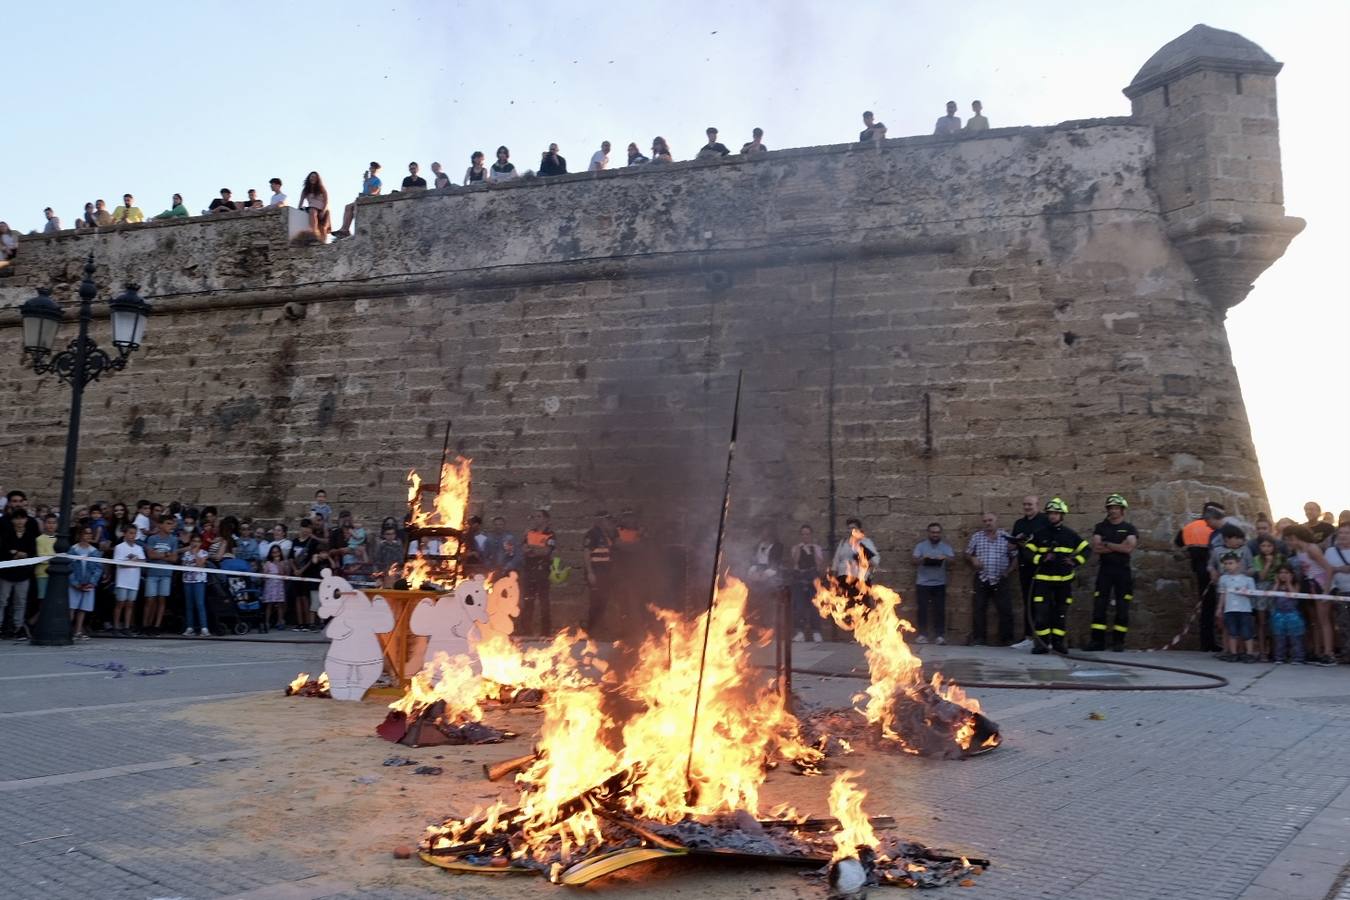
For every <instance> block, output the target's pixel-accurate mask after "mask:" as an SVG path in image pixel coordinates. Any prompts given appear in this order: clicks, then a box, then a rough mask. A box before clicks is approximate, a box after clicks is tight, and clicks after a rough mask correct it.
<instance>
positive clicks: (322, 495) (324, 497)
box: [309, 488, 333, 523]
mask: <svg viewBox="0 0 1350 900" xmlns="http://www.w3.org/2000/svg"><path fill="white" fill-rule="evenodd" d="M319 516H323V520H324V522H325V523H327V522H331V521H333V507H331V506H329V505H328V492H327V491H325V490H324V489H323V488H319V489H318V490H317V491H315V492H314V502H313V503H311V504H310V505H309V518H310V519H311V520H313V519H315V518H317V517H319Z"/></svg>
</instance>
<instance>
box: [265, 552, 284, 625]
mask: <svg viewBox="0 0 1350 900" xmlns="http://www.w3.org/2000/svg"><path fill="white" fill-rule="evenodd" d="M289 570H290V566H289V565H287V563H286V554H285V553H283V552H282V550H281V543H280V542H277V543H274V544H272V545H271V546H270V547H268V548H267V561H266V562H265V563H263V572H264V573H266V574H268V575H285V574H286V573H287V571H289ZM262 601H263V624H264V625H266V626H267V627H269V628H275V629H276V630H277V631H285V630H286V582H284V581H282V580H281V579H280V578H264V579H263V595H262ZM274 613H275V618H276V620H277V622H276V624H275V625H273V624H272V619H273V618H274V615H273V614H274Z"/></svg>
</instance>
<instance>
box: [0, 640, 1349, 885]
mask: <svg viewBox="0 0 1350 900" xmlns="http://www.w3.org/2000/svg"><path fill="white" fill-rule="evenodd" d="M279 637H284V635H283V636H273V638H272V639H270V640H260V641H257V642H247V643H246V642H235V641H191V640H111V639H101V640H95V641H92V642H90V643H88V644H85V645H80V646H75V647H67V648H36V647H26V646H12V645H8V644H7V645H5V646H3V647H0V896H4V897H6V898H9V897H13V898H30V897H31V898H67V897H68V898H108V900H155V898H182V900H205V898H221V897H229V898H245V897H246V898H279V900H311V898H313V900H317V898H344V900H346V898H352V900H355V898H375V897H387V898H432V897H470V896H472V897H475V898H496V897H519V896H552V895H557V896H562V895H564V893H565V892H566V891H568V890H569V889H567V888H561V887H555V886H552V885H549V884H547V883H545V882H543V881H541V880H530V879H520V878H513V877H501V878H479V877H476V876H455V875H450V874H448V873H444V872H440V871H438V870H435V869H432V868H431V867H428V866H425V865H423V864H421V863H420V862H418V861H417V860H415V859H414V860H410V861H399V860H395V859H393V858H392V856H391V853H390V851H391V849H392V848H393V847H394V846H396V845H398V844H411V843H414V842H415V840H416V838H417V836H418V835H419V834H420V832H421V830H422V828H423V827H424V826H425V825H426V824H428V823H430V822H434V821H438V820H439V819H441V818H443V817H445V816H447V815H450V814H452V813H457V814H465V813H467V812H469V811H470V808H471V807H472V806H473V805H475V804H483V803H486V802H488V801H490V800H491V799H493V798H495V797H497V796H508V795H509V794H510V791H511V789H510V788H509V786H497V785H491V784H489V783H488V782H486V781H484V780H482V778H481V774H479V772H480V768H481V764H482V763H483V762H485V761H494V760H498V759H502V758H505V757H509V756H514V755H517V754H518V753H522V752H526V751H527V750H528V747H529V742H530V734H531V731H532V728H533V726H534V725H535V724H536V723H537V721H538V718H537V714H533V713H530V714H524V713H514V714H511V715H513V716H514V717H515V718H514V719H513V720H512V721H513V722H514V723H515V724H514V725H513V727H514V730H518V731H520V732H521V733H522V737H521V738H518V739H516V740H515V741H512V742H509V743H506V744H502V745H497V746H487V747H430V748H423V749H420V750H409V749H407V748H402V747H398V748H394V746H393V745H390V744H387V743H385V742H383V741H381V740H379V739H377V738H376V737H374V735H373V733H372V729H373V728H374V726H375V724H376V723H378V721H379V720H380V719H381V718H382V715H383V710H382V709H381V708H380V707H379V706H378V705H373V704H340V703H337V702H335V701H326V700H312V699H300V698H285V697H282V696H281V688H282V687H283V686H284V684H285V683H286V682H287V681H289V680H290V678H292V677H293V676H294V675H295V674H296V673H297V672H299V671H302V670H308V671H310V672H316V671H318V670H320V669H321V668H322V658H323V650H324V645H323V644H322V643H321V642H319V641H317V640H312V639H305V638H301V639H300V640H299V641H298V642H296V643H285V642H282V641H281V640H278V639H276V638H279ZM796 646H797V659H796V664H797V665H798V666H801V667H803V668H808V669H812V670H818V671H832V672H837V673H847V672H849V671H850V670H851V669H855V668H857V667H858V666H859V665H860V664H861V656H860V654H859V652H858V650H857V648H856V647H854V646H852V645H845V644H831V643H826V644H821V645H800V644H799V645H796ZM922 650H923V651H924V652H923V655H924V657H925V659H926V661H927V662H928V663H929V664H930V666H934V667H936V668H939V669H942V670H944V671H947V672H949V673H951V674H954V675H956V676H957V677H959V678H964V679H967V680H974V681H985V682H996V681H997V682H1002V681H1011V682H1019V683H1025V684H1027V685H1030V686H1032V688H1033V689H1030V690H1002V689H977V690H974V691H972V693H973V694H974V695H975V696H977V697H978V698H979V699H980V700H981V701H982V702H983V703H984V706H985V709H986V711H987V712H988V714H989V715H990V716H991V717H992V718H993V719H995V720H996V721H998V722H999V724H1000V725H1001V726H1002V729H1003V734H1004V738H1005V745H1004V746H1003V747H1001V748H999V749H998V750H997V751H995V752H993V753H990V754H988V755H986V756H983V757H979V758H976V759H971V760H965V761H933V760H923V759H917V758H911V757H903V756H901V757H896V756H880V755H877V754H875V753H874V754H871V755H870V756H867V757H865V758H858V757H854V758H851V759H848V760H847V761H846V762H847V765H848V766H849V767H850V768H863V769H865V770H866V775H865V777H864V778H863V779H862V783H863V784H864V786H866V787H867V788H868V790H869V793H870V795H869V797H868V800H867V804H866V805H867V809H868V811H869V812H870V813H872V814H874V815H878V814H891V815H894V816H895V817H896V819H897V821H898V827H899V829H900V830H901V832H902V833H904V834H906V835H908V836H911V837H913V838H915V839H918V840H921V841H924V842H925V843H928V844H930V845H934V846H942V847H949V848H952V849H957V850H962V851H966V852H969V853H970V854H972V855H979V856H986V857H989V858H990V859H992V860H993V866H992V867H991V868H990V869H989V870H988V871H986V872H985V873H984V874H982V875H980V876H979V877H978V878H976V879H975V883H974V886H973V887H969V888H959V887H953V888H947V889H944V890H943V891H940V892H939V893H938V894H935V895H934V896H941V895H943V894H947V895H954V896H958V897H962V898H966V897H971V898H974V897H990V898H995V897H996V898H1032V897H1080V898H1092V900H1112V898H1135V897H1169V898H1195V900H1218V898H1244V900H1275V898H1315V900H1321V898H1326V897H1334V898H1338V900H1350V886H1347V884H1346V873H1347V871H1350V870H1348V869H1347V865H1348V864H1350V670H1347V669H1345V668H1333V669H1323V668H1314V667H1305V666H1271V665H1265V664H1256V665H1223V664H1220V663H1217V662H1214V661H1212V660H1210V659H1208V658H1207V657H1205V656H1202V655H1201V654H1194V653H1174V654H1167V655H1159V654H1133V653H1129V654H1124V655H1123V658H1125V659H1127V660H1134V661H1140V660H1145V661H1155V662H1164V663H1167V664H1171V665H1181V666H1188V667H1193V668H1199V669H1206V670H1210V671H1216V672H1222V673H1223V674H1225V675H1226V676H1228V677H1229V678H1230V679H1231V684H1230V685H1229V686H1227V687H1224V688H1221V689H1218V690H1205V691H1182V692H1140V691H1134V690H1130V691H1112V692H1077V691H1056V690H1047V689H1045V688H1044V687H1043V685H1044V683H1045V682H1047V681H1055V682H1069V683H1097V684H1103V685H1115V686H1122V687H1136V688H1137V687H1142V686H1146V685H1158V684H1178V683H1183V684H1187V683H1196V684H1198V683H1200V682H1199V681H1198V680H1195V679H1188V678H1186V677H1185V676H1181V675H1170V674H1165V673H1144V672H1138V671H1134V670H1124V671H1123V672H1122V670H1113V669H1110V668H1107V667H1102V666H1099V665H1095V664H1092V663H1079V662H1073V661H1065V660H1059V659H1046V658H1044V657H1040V658H1032V657H1030V656H1028V655H1024V654H1018V653H1014V652H1012V651H1008V650H989V649H982V648H981V649H967V648H952V647H942V648H939V647H925V648H922ZM108 664H112V665H111V667H110V668H112V669H120V668H123V667H124V671H120V672H119V671H110V670H109V668H97V667H100V666H106V665H108ZM161 670H163V671H161ZM156 672H157V673H159V674H149V673H156ZM139 673H145V674H139ZM859 687H860V682H858V681H856V680H852V679H847V678H829V677H822V676H817V675H809V676H807V675H799V676H798V678H797V680H796V688H797V692H798V694H799V696H800V698H801V699H802V701H803V702H804V703H807V704H821V705H840V704H843V703H844V702H846V701H847V698H848V696H849V695H850V694H851V693H852V692H853V691H855V690H857V689H858V688H859ZM501 715H505V714H501ZM394 752H400V753H406V754H407V755H409V756H413V757H415V758H416V759H418V760H419V762H420V761H421V760H423V759H424V758H425V759H426V760H427V761H428V762H432V761H437V762H435V764H436V765H441V766H443V767H445V768H446V774H445V775H444V776H442V777H440V778H427V777H418V776H414V775H412V774H411V769H387V768H383V767H382V766H381V762H382V760H383V759H384V758H385V757H387V756H389V755H392V753H394ZM828 784H829V781H828V779H821V778H803V777H798V776H794V775H790V774H787V773H786V772H784V771H783V770H781V769H780V770H777V771H775V772H774V773H773V774H772V775H771V776H770V779H769V782H768V784H767V785H766V787H765V790H764V797H763V800H764V803H765V805H766V806H770V805H772V804H774V803H777V802H779V801H780V800H791V801H792V802H793V803H794V804H795V805H797V806H798V808H799V809H801V810H802V811H810V812H815V813H823V812H824V811H825V806H826V800H825V797H826V792H827V790H828ZM587 890H589V891H591V892H593V893H595V894H597V895H599V896H605V897H615V898H619V897H637V896H643V897H665V896H670V897H676V896H678V897H690V898H693V897H727V898H750V897H756V898H760V897H793V898H813V897H821V898H823V897H824V895H825V890H824V887H823V885H822V884H821V883H820V882H819V881H813V880H809V879H806V878H803V877H802V876H801V875H800V874H797V873H795V872H793V871H790V870H789V871H785V870H780V869H773V868H751V869H744V868H708V867H706V866H701V865H696V864H694V863H690V862H676V863H654V864H651V865H650V866H648V867H646V868H644V869H635V870H631V871H630V872H628V873H625V874H624V875H623V876H622V877H618V878H614V879H611V880H610V881H609V882H607V883H600V884H598V885H595V886H592V887H591V888H589V889H587ZM873 896H874V897H877V896H879V897H886V896H895V897H897V898H898V897H899V896H901V895H900V894H899V893H898V892H896V893H892V891H891V889H884V888H883V889H877V890H876V891H874V893H873Z"/></svg>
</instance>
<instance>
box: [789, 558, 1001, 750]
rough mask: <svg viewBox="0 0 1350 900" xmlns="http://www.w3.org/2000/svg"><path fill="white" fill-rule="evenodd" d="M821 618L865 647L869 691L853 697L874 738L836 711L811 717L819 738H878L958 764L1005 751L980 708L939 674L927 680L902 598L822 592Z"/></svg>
mask: <svg viewBox="0 0 1350 900" xmlns="http://www.w3.org/2000/svg"><path fill="white" fill-rule="evenodd" d="M813 602H814V603H815V605H816V608H817V609H818V610H819V611H820V614H821V616H823V617H825V618H831V619H833V620H834V622H835V624H837V625H838V626H839V627H840V628H842V629H844V630H845V631H851V632H853V635H854V637H856V638H857V640H858V643H860V644H862V645H863V647H864V652H865V654H866V657H867V670H868V676H869V679H870V684H869V685H868V687H867V690H866V691H865V692H864V693H861V694H859V695H858V696H857V697H855V698H854V699H855V701H856V702H860V703H863V707H862V709H861V710H859V712H861V714H862V715H863V716H865V718H866V722H867V724H868V726H870V731H862V732H861V733H860V732H859V728H858V726H857V724H856V719H855V718H854V717H853V716H851V715H850V714H848V713H847V712H843V711H838V710H833V711H826V712H824V713H818V714H816V715H815V716H813V717H812V719H813V721H812V723H811V726H812V727H811V730H812V731H813V732H814V733H816V734H817V735H819V736H825V735H834V736H836V737H843V738H846V739H850V740H855V739H857V738H859V737H863V738H865V737H867V736H869V735H870V734H875V735H878V736H879V737H880V738H881V739H882V740H881V743H880V744H879V746H886V745H889V746H891V747H893V748H895V749H899V750H902V751H904V752H906V753H914V754H918V755H922V756H937V757H957V756H971V755H975V754H977V753H983V752H986V751H988V750H992V749H993V748H995V747H997V746H998V745H999V742H1000V740H1001V738H1000V736H999V732H998V726H997V725H996V724H995V723H994V722H992V721H991V720H990V719H989V718H987V717H986V716H984V714H983V712H982V711H981V709H980V702H979V701H978V700H976V699H974V698H972V697H967V696H966V694H965V692H964V691H962V690H961V689H960V688H959V687H957V686H956V685H955V684H951V683H946V682H944V681H943V678H942V676H941V674H936V675H934V676H933V678H932V679H931V680H926V679H925V678H924V675H923V661H922V660H920V659H919V657H917V656H915V655H914V653H913V652H912V651H911V650H910V649H909V644H908V643H907V642H906V641H905V632H911V633H912V632H913V631H914V627H913V626H912V625H910V623H909V622H908V621H906V620H905V619H902V618H901V617H900V612H899V610H900V604H901V599H900V595H899V594H897V593H896V592H895V591H892V590H891V589H890V588H887V587H884V586H882V585H867V584H863V583H860V582H859V583H853V584H843V583H841V582H838V581H830V582H827V583H826V582H822V583H819V584H818V589H817V591H816V595H815V597H814V598H813Z"/></svg>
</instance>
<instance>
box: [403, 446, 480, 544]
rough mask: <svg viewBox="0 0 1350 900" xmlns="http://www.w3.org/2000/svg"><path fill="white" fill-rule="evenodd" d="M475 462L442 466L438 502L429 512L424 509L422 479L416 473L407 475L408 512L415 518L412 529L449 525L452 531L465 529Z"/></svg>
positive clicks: (458, 461) (461, 460) (458, 460)
mask: <svg viewBox="0 0 1350 900" xmlns="http://www.w3.org/2000/svg"><path fill="white" fill-rule="evenodd" d="M472 463H473V460H471V459H466V458H465V457H462V456H461V457H458V458H456V459H454V460H448V461H446V463H445V465H443V466H441V478H440V482H439V484H438V485H437V487H438V490H437V491H436V499H435V500H434V501H433V503H432V508H431V509H430V510H424V509H423V508H422V479H421V477H420V476H419V475H418V474H417V471H416V470H413V471H411V472H409V473H408V510H409V512H410V513H411V514H412V521H411V524H412V525H416V526H420V527H430V526H434V525H443V526H445V525H448V526H449V527H451V528H463V527H464V520H465V518H466V516H465V513H466V512H467V511H468V509H469V484H470V482H471V481H472V478H471V468H472Z"/></svg>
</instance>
